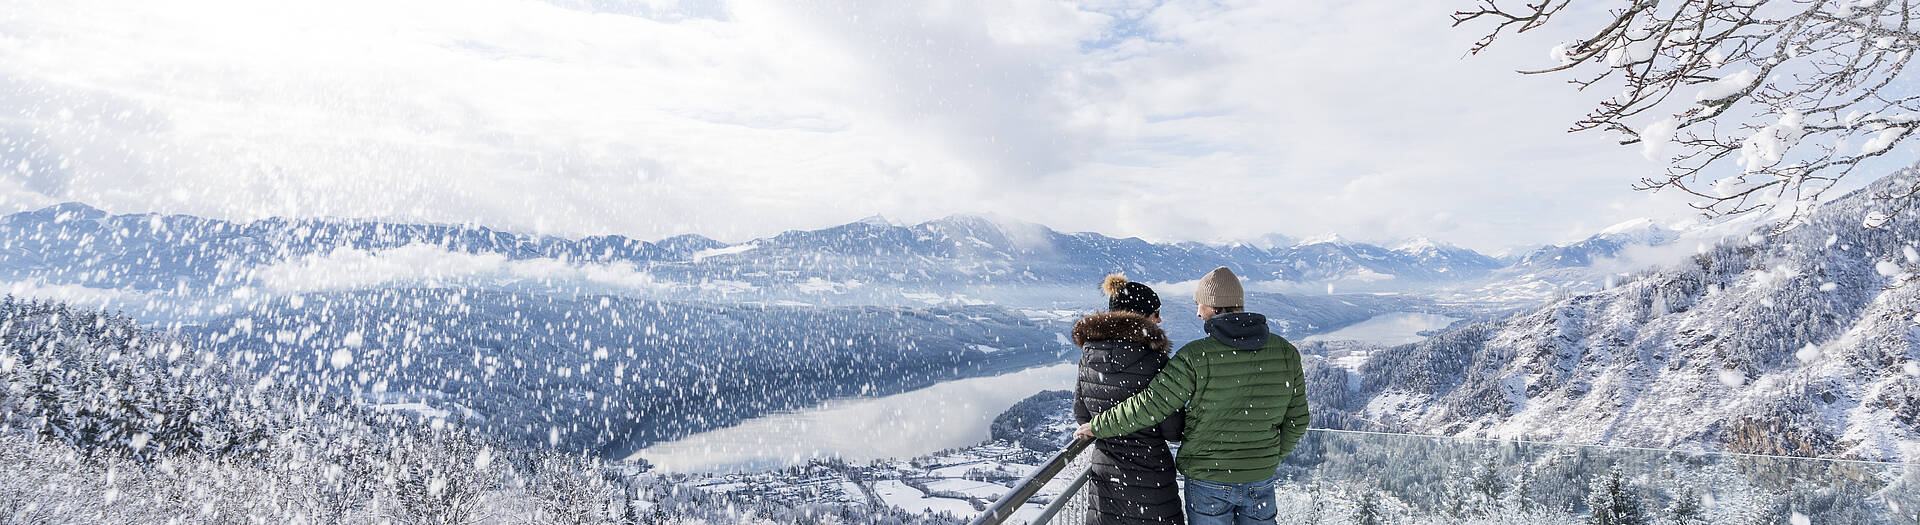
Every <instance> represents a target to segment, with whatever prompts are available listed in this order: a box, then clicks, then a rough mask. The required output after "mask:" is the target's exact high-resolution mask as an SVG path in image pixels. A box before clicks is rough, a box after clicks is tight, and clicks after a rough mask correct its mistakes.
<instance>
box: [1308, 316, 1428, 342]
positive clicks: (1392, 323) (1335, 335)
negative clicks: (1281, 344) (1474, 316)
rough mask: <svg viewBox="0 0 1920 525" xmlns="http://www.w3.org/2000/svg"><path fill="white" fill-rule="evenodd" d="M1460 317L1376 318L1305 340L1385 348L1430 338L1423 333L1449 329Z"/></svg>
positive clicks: (1311, 336)
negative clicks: (1353, 343) (1357, 342)
mask: <svg viewBox="0 0 1920 525" xmlns="http://www.w3.org/2000/svg"><path fill="white" fill-rule="evenodd" d="M1458 320H1460V318H1458V317H1447V316H1444V315H1437V314H1423V313H1416V312H1396V313H1390V314H1382V315H1376V316H1374V317H1373V318H1372V319H1367V320H1365V321H1361V322H1360V323H1359V324H1355V325H1353V326H1349V327H1346V328H1341V329H1339V330H1334V331H1332V332H1327V333H1324V334H1315V335H1310V336H1307V337H1306V338H1305V339H1303V341H1363V342H1368V343H1375V344H1382V345H1404V344H1408V343H1418V342H1420V341H1421V340H1424V339H1426V336H1422V335H1420V332H1424V331H1427V330H1436V329H1440V328H1446V327H1447V325H1450V324H1453V322H1454V321H1458Z"/></svg>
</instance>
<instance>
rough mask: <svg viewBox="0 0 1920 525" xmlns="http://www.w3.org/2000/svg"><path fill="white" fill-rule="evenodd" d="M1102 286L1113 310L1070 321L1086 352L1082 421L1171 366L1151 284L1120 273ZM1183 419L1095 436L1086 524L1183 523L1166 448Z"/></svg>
mask: <svg viewBox="0 0 1920 525" xmlns="http://www.w3.org/2000/svg"><path fill="white" fill-rule="evenodd" d="M1100 288H1101V289H1102V290H1105V291H1106V292H1107V308H1108V310H1109V311H1108V312H1106V313H1100V314H1094V315H1089V316H1087V317H1084V318H1081V319H1080V321H1079V322H1077V323H1074V325H1073V343H1074V344H1076V345H1079V346H1080V348H1081V349H1083V350H1084V351H1085V352H1084V353H1083V354H1081V356H1080V382H1079V384H1078V385H1076V386H1075V388H1074V396H1073V417H1074V419H1078V420H1079V421H1080V422H1081V423H1086V422H1088V421H1092V420H1093V417H1094V416H1097V415H1100V413H1101V412H1105V411H1107V410H1108V409H1111V408H1113V407H1114V406H1115V405H1118V404H1120V402H1121V401H1126V400H1127V398H1128V397H1132V396H1133V395H1134V394H1136V393H1139V392H1140V391H1141V390H1145V389H1146V388H1147V382H1148V381H1151V380H1153V376H1154V374H1158V373H1160V369H1161V368H1163V367H1165V366H1167V350H1168V348H1169V347H1170V346H1171V345H1170V344H1169V343H1168V342H1167V334H1166V332H1164V331H1161V330H1160V326H1159V323H1160V297H1159V295H1158V294H1155V293H1154V292H1153V289H1152V288H1149V287H1147V285H1144V284H1140V283H1135V282H1127V278H1126V277H1124V276H1120V275H1109V276H1107V279H1106V280H1105V281H1104V282H1102V283H1101V284H1100ZM1185 419H1186V418H1185V416H1184V415H1183V414H1179V413H1176V414H1174V415H1173V416H1172V417H1169V418H1167V420H1166V421H1164V422H1161V423H1160V425H1159V426H1155V427H1148V428H1147V429H1144V430H1141V431H1139V432H1134V433H1132V434H1127V435H1125V436H1120V437H1117V438H1113V439H1102V440H1099V441H1096V442H1094V446H1093V452H1092V454H1093V458H1092V459H1093V475H1091V476H1089V477H1088V479H1087V481H1088V484H1089V485H1091V486H1092V487H1093V494H1092V498H1091V499H1090V500H1089V508H1088V509H1087V510H1088V512H1087V523H1088V524H1109V523H1127V524H1132V523H1186V518H1185V516H1184V515H1183V514H1182V513H1181V505H1180V491H1179V488H1178V486H1177V485H1175V484H1174V477H1175V474H1174V465H1173V453H1172V452H1171V451H1169V450H1168V449H1167V441H1169V440H1173V441H1178V440H1179V439H1180V432H1181V427H1182V424H1183V423H1184V422H1185Z"/></svg>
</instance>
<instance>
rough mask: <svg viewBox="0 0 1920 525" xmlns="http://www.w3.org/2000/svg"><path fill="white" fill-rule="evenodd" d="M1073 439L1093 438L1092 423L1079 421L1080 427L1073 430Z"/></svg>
mask: <svg viewBox="0 0 1920 525" xmlns="http://www.w3.org/2000/svg"><path fill="white" fill-rule="evenodd" d="M1073 438H1074V439H1085V440H1092V439H1093V423H1081V424H1080V429H1079V430H1075V431H1073Z"/></svg>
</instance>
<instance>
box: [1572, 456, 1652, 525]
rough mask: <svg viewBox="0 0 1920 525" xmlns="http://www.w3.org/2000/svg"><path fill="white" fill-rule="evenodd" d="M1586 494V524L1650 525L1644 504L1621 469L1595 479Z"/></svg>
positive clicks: (1612, 469) (1607, 472)
mask: <svg viewBox="0 0 1920 525" xmlns="http://www.w3.org/2000/svg"><path fill="white" fill-rule="evenodd" d="M1589 490H1590V492H1588V493H1587V523H1590V524H1592V525H1648V524H1650V523H1652V520H1651V519H1650V518H1649V517H1648V516H1647V513H1646V509H1645V504H1644V503H1643V502H1641V500H1640V496H1639V495H1638V494H1635V493H1634V490H1633V487H1632V486H1631V485H1629V484H1628V483H1627V479H1626V475H1625V474H1623V473H1621V471H1620V467H1619V466H1617V465H1616V466H1614V467H1613V468H1609V469H1607V471H1606V473H1604V474H1601V475H1598V476H1595V477H1594V478H1593V482H1592V483H1591V484H1590V485H1589Z"/></svg>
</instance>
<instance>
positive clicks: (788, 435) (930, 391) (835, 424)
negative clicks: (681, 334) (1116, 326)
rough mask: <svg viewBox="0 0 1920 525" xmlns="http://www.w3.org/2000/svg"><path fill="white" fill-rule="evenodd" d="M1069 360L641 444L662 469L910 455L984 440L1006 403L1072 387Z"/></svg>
mask: <svg viewBox="0 0 1920 525" xmlns="http://www.w3.org/2000/svg"><path fill="white" fill-rule="evenodd" d="M1076 366H1077V365H1075V364H1072V363H1067V364H1059V365H1053V366H1047V367H1040V368H1030V369H1027V370H1022V371H1019V372H1014V373H1010V374H1005V375H998V376H989V377H978V378H972V379H962V380H958V381H949V382H946V383H940V384H937V385H934V386H930V387H927V388H923V389H920V390H915V391H912V392H906V393H902V394H896V395H891V396H886V397H877V398H867V399H847V400H840V401H835V402H831V403H827V404H826V405H822V406H819V407H815V408H812V409H808V410H803V411H799V412H793V413H786V414H775V415H771V416H766V417H760V418H755V419H751V420H747V421H745V422H742V423H741V424H739V425H736V426H733V427H728V428H722V429H717V430H711V431H707V432H702V433H699V434H694V435H692V436H687V437H686V438H682V439H680V440H677V441H671V442H666V443H659V444H655V445H653V446H651V447H647V448H645V449H641V450H640V451H639V452H637V453H635V454H634V455H633V457H638V458H642V459H645V460H647V462H649V463H652V464H653V465H654V466H655V468H656V469H657V470H659V471H663V472H727V471H748V470H765V469H771V468H779V467H782V466H787V465H794V464H799V463H803V462H805V461H807V460H808V459H814V458H828V457H839V458H842V459H846V460H849V461H855V462H859V461H867V460H874V459H881V458H909V457H914V456H920V455H925V454H927V453H931V452H935V451H939V450H943V449H948V448H955V447H962V446H968V445H975V444H978V443H980V442H982V441H986V440H987V437H988V431H987V428H988V425H989V424H991V423H992V422H993V418H994V416H998V415H1000V413H1001V412H1004V411H1006V410H1007V407H1011V406H1013V404H1014V403H1017V402H1019V401H1020V400H1022V399H1026V398H1027V397H1028V396H1032V395H1033V394H1035V393H1039V392H1040V391H1041V390H1072V389H1073V382H1074V379H1075V372H1074V369H1075V367H1076Z"/></svg>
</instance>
